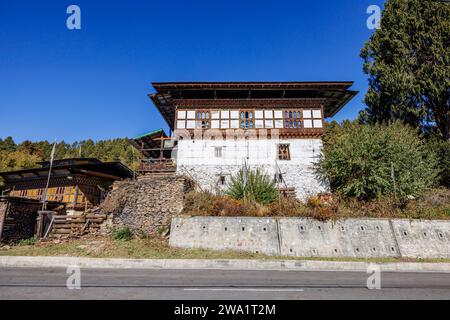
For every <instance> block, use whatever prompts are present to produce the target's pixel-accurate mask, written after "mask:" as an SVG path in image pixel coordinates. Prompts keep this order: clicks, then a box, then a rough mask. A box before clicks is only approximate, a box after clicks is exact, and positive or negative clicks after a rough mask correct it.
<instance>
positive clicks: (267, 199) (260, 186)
mask: <svg viewBox="0 0 450 320" xmlns="http://www.w3.org/2000/svg"><path fill="white" fill-rule="evenodd" d="M244 180H245V179H244V170H240V171H239V173H238V174H237V175H234V176H232V177H231V182H230V184H229V185H228V188H227V190H226V191H225V194H226V195H228V196H230V197H232V198H234V199H236V200H244V201H245V200H250V201H254V202H256V203H260V204H263V205H267V204H270V203H273V202H275V201H276V200H277V199H278V191H277V189H276V188H275V182H274V181H273V180H272V179H270V178H269V176H267V175H266V174H264V173H263V172H262V171H261V170H260V169H256V170H252V169H249V170H248V171H247V179H246V180H247V182H246V183H244Z"/></svg>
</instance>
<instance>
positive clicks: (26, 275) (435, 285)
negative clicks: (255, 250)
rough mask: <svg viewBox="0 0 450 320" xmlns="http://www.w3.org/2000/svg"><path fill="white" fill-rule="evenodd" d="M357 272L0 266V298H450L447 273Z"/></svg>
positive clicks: (449, 280)
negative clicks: (374, 275)
mask: <svg viewBox="0 0 450 320" xmlns="http://www.w3.org/2000/svg"><path fill="white" fill-rule="evenodd" d="M368 276H369V275H367V274H366V273H362V272H342V271H339V272H329V271H320V272H315V271H314V272H305V271H225V270H134V269H82V270H81V277H80V280H81V289H79V290H77V289H73V290H69V289H68V288H67V286H66V281H67V279H68V277H69V274H67V273H66V269H62V268H53V269H48V268H45V269H42V268H0V299H162V300H170V299H182V300H196V299H208V300H222V299H233V300H236V299H238V300H239V299H249V300H260V299H263V300H276V299H286V300H292V299H408V300H409V299H446V300H449V299H450V274H444V273H382V274H381V289H380V290H369V289H367V287H366V286H367V284H366V283H367V277H368Z"/></svg>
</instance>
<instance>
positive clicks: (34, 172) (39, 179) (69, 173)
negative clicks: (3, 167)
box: [0, 158, 133, 211]
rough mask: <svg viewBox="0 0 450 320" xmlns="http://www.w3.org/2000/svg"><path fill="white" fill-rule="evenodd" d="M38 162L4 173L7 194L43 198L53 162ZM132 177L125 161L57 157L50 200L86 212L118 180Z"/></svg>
mask: <svg viewBox="0 0 450 320" xmlns="http://www.w3.org/2000/svg"><path fill="white" fill-rule="evenodd" d="M38 164H39V165H40V166H41V167H40V168H35V169H25V170H17V171H10V172H1V173H0V177H2V178H3V180H4V183H5V187H4V189H5V190H4V193H5V192H6V193H7V194H8V195H9V196H11V197H20V198H26V199H35V200H41V201H42V200H43V197H44V196H45V188H46V184H47V179H48V174H49V170H50V163H49V162H39V163H38ZM132 177H133V171H132V170H131V169H129V168H128V167H127V166H125V165H124V164H122V163H121V162H102V161H100V160H98V159H93V158H75V159H63V160H55V161H54V162H53V165H52V169H51V175H50V181H49V188H48V192H47V200H48V201H54V202H60V203H63V204H65V205H66V208H67V210H68V211H70V210H73V211H84V210H85V209H88V208H92V207H94V206H97V205H99V204H100V202H101V201H102V200H103V198H104V196H105V192H106V191H108V189H109V188H110V187H111V185H112V184H113V182H114V181H117V180H123V179H127V178H132Z"/></svg>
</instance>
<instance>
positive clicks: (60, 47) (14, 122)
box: [0, 0, 383, 142]
mask: <svg viewBox="0 0 450 320" xmlns="http://www.w3.org/2000/svg"><path fill="white" fill-rule="evenodd" d="M382 3H383V1H382V0H339V1H330V0H309V1H306V0H293V1H283V0H276V1H264V0H260V1H245V0H240V1H234V0H227V1H211V0H210V1H197V0H189V1H188V0H183V1H151V0H147V1H137V0H128V1H115V0H108V1H106V0H96V1H92V0H72V1H64V0H55V1H49V0H39V1H36V0H29V1H23V0H22V1H10V0H0V120H1V121H0V138H5V137H6V136H13V137H14V139H15V140H16V141H18V142H20V141H23V140H25V139H29V140H33V141H36V140H43V139H47V140H53V139H55V138H57V139H58V140H65V141H67V142H73V141H75V140H82V139H87V138H93V139H94V140H98V139H107V138H115V137H133V136H136V135H139V134H142V133H145V132H147V131H150V130H153V129H157V128H161V127H162V128H166V125H165V123H164V121H163V119H162V118H161V116H160V115H159V113H158V111H157V110H156V109H155V108H154V106H153V104H152V103H151V101H150V100H149V99H148V97H147V94H148V93H151V92H153V89H152V87H151V85H150V83H151V82H153V81H310V80H311V81H322V80H324V81H332V80H346V81H347V80H352V81H355V85H354V87H353V89H354V90H358V91H360V94H359V95H358V96H356V97H355V98H354V100H353V101H352V102H350V103H349V104H348V105H347V106H346V107H345V108H344V109H343V110H342V111H341V112H340V113H339V114H338V115H337V116H336V117H335V119H336V120H339V121H340V120H342V119H353V118H355V117H356V116H357V114H358V111H359V110H360V109H362V108H363V107H364V105H363V102H362V100H363V96H364V93H365V91H366V89H367V77H366V76H365V75H364V74H363V72H362V60H361V58H360V57H359V52H360V49H361V48H362V46H363V44H364V42H365V41H367V39H368V38H369V36H370V34H371V33H372V31H371V30H369V29H367V27H366V20H367V17H368V15H367V14H366V9H367V7H368V6H369V5H371V4H377V5H380V6H381V5H382ZM70 4H76V5H79V6H80V8H81V26H82V29H81V30H68V29H67V28H66V19H67V17H68V14H66V9H67V7H68V6H69V5H70Z"/></svg>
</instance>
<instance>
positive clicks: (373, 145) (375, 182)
mask: <svg viewBox="0 0 450 320" xmlns="http://www.w3.org/2000/svg"><path fill="white" fill-rule="evenodd" d="M317 172H318V174H319V176H321V177H322V178H323V179H328V180H329V182H330V184H331V188H332V189H333V190H335V191H337V192H339V193H340V194H341V195H343V196H345V197H356V198H358V199H364V200H370V199H375V198H379V197H381V196H384V195H391V196H394V197H397V198H399V199H405V198H406V197H408V196H419V195H420V194H422V193H423V191H424V190H426V189H427V188H429V187H431V186H432V185H433V184H434V183H435V181H436V178H437V175H438V172H439V169H438V165H437V157H436V154H435V153H434V152H432V151H430V150H429V148H427V146H426V145H425V143H423V141H422V140H421V139H420V137H419V136H418V135H417V133H416V131H415V130H414V129H412V128H411V127H409V126H405V125H403V124H401V123H400V122H393V123H391V124H390V125H378V124H377V125H362V124H358V123H356V122H349V121H347V122H344V123H343V124H342V125H336V124H334V125H332V126H330V127H329V128H327V130H326V134H325V137H324V149H323V156H322V157H321V159H320V161H319V162H318V163H317Z"/></svg>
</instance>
